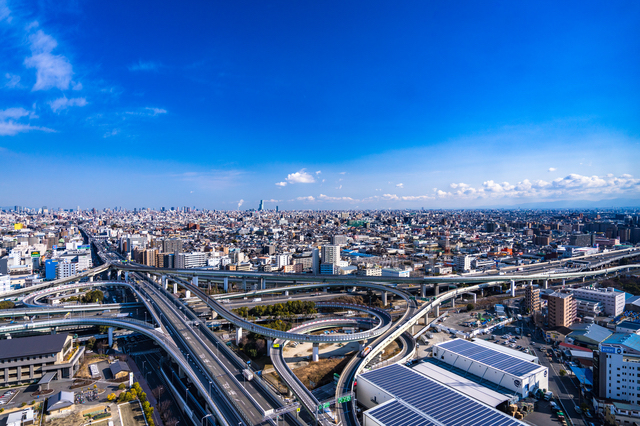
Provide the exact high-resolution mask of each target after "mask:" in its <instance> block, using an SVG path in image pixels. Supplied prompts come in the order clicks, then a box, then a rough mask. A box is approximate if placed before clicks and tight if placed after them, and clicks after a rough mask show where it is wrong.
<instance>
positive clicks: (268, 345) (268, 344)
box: [267, 338, 273, 357]
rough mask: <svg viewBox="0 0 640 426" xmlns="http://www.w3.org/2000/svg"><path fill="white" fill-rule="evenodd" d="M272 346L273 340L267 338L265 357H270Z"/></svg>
mask: <svg viewBox="0 0 640 426" xmlns="http://www.w3.org/2000/svg"><path fill="white" fill-rule="evenodd" d="M272 346H273V340H272V339H269V338H267V356H268V357H271V347H272Z"/></svg>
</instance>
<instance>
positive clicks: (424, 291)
mask: <svg viewBox="0 0 640 426" xmlns="http://www.w3.org/2000/svg"><path fill="white" fill-rule="evenodd" d="M420 297H427V285H426V284H425V283H422V284H420Z"/></svg>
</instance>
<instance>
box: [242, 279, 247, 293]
mask: <svg viewBox="0 0 640 426" xmlns="http://www.w3.org/2000/svg"><path fill="white" fill-rule="evenodd" d="M242 290H243V291H244V292H246V291H247V279H246V278H243V279H242Z"/></svg>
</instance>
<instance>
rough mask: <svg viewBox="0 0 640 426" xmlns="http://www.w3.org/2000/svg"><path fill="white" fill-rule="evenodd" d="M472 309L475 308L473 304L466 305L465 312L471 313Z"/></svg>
mask: <svg viewBox="0 0 640 426" xmlns="http://www.w3.org/2000/svg"><path fill="white" fill-rule="evenodd" d="M474 309H475V306H474V305H473V303H469V304H468V305H467V311H468V312H471V311H473V310H474Z"/></svg>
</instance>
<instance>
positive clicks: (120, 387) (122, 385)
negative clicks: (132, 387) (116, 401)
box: [118, 383, 127, 390]
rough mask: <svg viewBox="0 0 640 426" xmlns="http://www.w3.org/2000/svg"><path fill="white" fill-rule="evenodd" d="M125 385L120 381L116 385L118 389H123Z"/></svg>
mask: <svg viewBox="0 0 640 426" xmlns="http://www.w3.org/2000/svg"><path fill="white" fill-rule="evenodd" d="M126 387H127V385H125V384H124V383H120V384H119V385H118V389H120V390H122V389H125V388H126Z"/></svg>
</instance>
